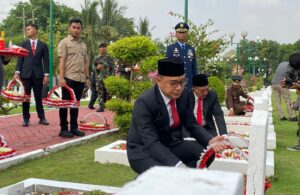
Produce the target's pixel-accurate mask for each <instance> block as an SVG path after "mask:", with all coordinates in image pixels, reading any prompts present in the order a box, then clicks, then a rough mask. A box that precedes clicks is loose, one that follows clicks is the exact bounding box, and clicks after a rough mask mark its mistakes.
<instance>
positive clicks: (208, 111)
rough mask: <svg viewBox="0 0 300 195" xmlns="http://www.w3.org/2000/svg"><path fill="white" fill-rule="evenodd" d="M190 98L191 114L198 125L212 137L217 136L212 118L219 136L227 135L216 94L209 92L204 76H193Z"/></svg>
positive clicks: (206, 79) (205, 76)
mask: <svg viewBox="0 0 300 195" xmlns="http://www.w3.org/2000/svg"><path fill="white" fill-rule="evenodd" d="M191 96H192V97H191V98H192V107H193V110H194V111H193V113H194V115H195V117H196V119H197V121H198V123H199V124H200V125H201V126H203V127H204V129H205V130H206V131H207V132H209V133H210V134H211V135H212V136H217V135H218V132H217V129H216V125H215V122H214V119H213V117H214V118H215V121H216V124H217V126H218V129H219V134H220V135H223V134H227V128H226V123H225V119H224V113H223V111H222V109H221V106H220V103H219V101H218V97H217V93H216V92H215V91H211V90H209V86H208V78H207V75H206V74H197V75H194V76H193V87H192V90H191Z"/></svg>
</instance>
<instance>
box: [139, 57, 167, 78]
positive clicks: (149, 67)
mask: <svg viewBox="0 0 300 195" xmlns="http://www.w3.org/2000/svg"><path fill="white" fill-rule="evenodd" d="M162 58H164V56H162V55H160V56H151V57H148V58H146V59H144V60H142V61H141V63H140V72H141V73H142V74H143V75H147V74H148V73H149V72H155V71H156V70H157V61H158V60H160V59H162Z"/></svg>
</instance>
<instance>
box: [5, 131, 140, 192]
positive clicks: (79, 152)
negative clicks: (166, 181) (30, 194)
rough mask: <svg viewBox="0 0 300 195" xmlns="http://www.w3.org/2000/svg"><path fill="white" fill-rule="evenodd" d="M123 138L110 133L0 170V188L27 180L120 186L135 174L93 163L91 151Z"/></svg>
mask: <svg viewBox="0 0 300 195" xmlns="http://www.w3.org/2000/svg"><path fill="white" fill-rule="evenodd" d="M118 139H124V136H120V135H118V134H112V135H107V136H103V137H101V138H98V139H97V140H93V141H89V142H87V143H85V144H82V145H79V146H74V147H70V148H67V149H65V150H63V151H59V152H57V153H52V154H49V155H48V156H45V157H43V158H40V159H36V160H31V161H27V162H24V163H22V164H20V165H16V166H13V167H11V168H8V169H6V170H2V171H0V187H3V186H7V185H10V184H13V183H16V182H19V181H22V180H24V179H27V178H41V179H51V180H58V181H69V182H78V183H88V184H97V185H109V186H122V185H124V184H125V183H126V182H128V181H130V180H133V179H134V178H135V177H136V174H135V173H134V172H133V171H132V170H131V168H130V167H127V166H123V165H117V164H100V163H96V162H94V150H95V149H97V148H99V147H101V146H104V145H107V144H109V143H111V142H113V141H115V140H118Z"/></svg>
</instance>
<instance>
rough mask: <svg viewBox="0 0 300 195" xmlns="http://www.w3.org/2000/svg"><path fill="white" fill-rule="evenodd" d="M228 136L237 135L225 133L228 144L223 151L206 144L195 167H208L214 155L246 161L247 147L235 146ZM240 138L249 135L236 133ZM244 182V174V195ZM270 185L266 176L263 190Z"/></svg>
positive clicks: (245, 179) (245, 180)
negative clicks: (217, 151) (216, 150)
mask: <svg viewBox="0 0 300 195" xmlns="http://www.w3.org/2000/svg"><path fill="white" fill-rule="evenodd" d="M229 136H237V133H232V134H231V135H230V134H229V135H226V140H227V141H225V142H227V143H226V144H227V145H228V148H226V149H224V150H223V151H221V152H219V153H215V152H214V150H213V147H212V146H210V145H209V146H208V147H207V149H205V150H204V151H203V153H202V154H201V156H200V159H199V161H198V162H197V166H196V167H197V168H200V169H204V168H206V167H208V166H209V165H210V164H211V163H212V161H213V160H214V157H216V158H222V159H232V160H246V161H248V154H249V151H248V150H247V149H243V148H240V147H236V146H235V145H234V144H233V143H231V142H230V141H228V140H229V138H228V137H229ZM238 136H239V137H240V138H241V139H244V138H245V137H248V136H249V135H247V134H244V135H242V134H241V135H238ZM246 182H247V177H246V176H244V186H245V187H244V195H246ZM270 187H271V184H270V180H269V179H268V178H266V179H265V192H266V191H267V189H268V188H270Z"/></svg>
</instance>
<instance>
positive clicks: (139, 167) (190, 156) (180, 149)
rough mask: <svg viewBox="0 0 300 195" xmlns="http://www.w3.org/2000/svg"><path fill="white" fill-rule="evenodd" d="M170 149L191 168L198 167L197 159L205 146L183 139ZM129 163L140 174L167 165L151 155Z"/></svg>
mask: <svg viewBox="0 0 300 195" xmlns="http://www.w3.org/2000/svg"><path fill="white" fill-rule="evenodd" d="M169 149H170V151H171V152H172V153H173V154H174V155H175V156H177V157H178V158H179V159H180V160H181V161H182V162H183V163H184V164H185V165H186V166H188V167H191V168H196V165H197V161H198V160H199V158H200V155H201V153H202V151H203V147H202V146H201V145H200V144H199V143H198V142H196V141H183V142H181V143H179V144H177V145H175V146H173V147H171V148H169ZM129 164H130V166H131V168H132V169H133V170H134V171H135V172H136V173H138V174H141V173H143V172H144V171H146V170H148V169H150V168H151V167H154V166H167V165H166V164H164V162H159V161H158V160H156V159H154V158H152V157H151V156H150V157H147V158H144V159H137V160H129ZM173 166H175V165H173Z"/></svg>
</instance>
